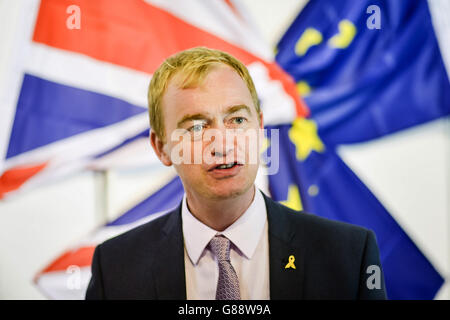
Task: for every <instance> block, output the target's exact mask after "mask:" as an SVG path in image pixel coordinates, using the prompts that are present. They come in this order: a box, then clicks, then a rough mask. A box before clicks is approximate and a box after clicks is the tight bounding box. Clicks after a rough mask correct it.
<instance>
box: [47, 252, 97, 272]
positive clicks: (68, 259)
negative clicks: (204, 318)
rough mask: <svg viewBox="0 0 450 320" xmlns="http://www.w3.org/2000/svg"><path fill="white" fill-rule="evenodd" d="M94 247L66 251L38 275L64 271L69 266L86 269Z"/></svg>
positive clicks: (89, 263) (90, 260)
mask: <svg viewBox="0 0 450 320" xmlns="http://www.w3.org/2000/svg"><path fill="white" fill-rule="evenodd" d="M94 250H95V246H89V247H81V248H78V249H76V250H72V251H68V252H66V253H64V254H63V255H61V256H60V257H59V258H58V259H56V260H55V261H53V262H52V263H51V264H50V265H49V266H48V267H46V268H45V269H44V270H42V271H41V272H40V273H39V274H43V273H46V272H52V271H66V270H67V268H68V267H70V266H77V267H80V268H82V267H88V266H90V265H91V263H92V257H93V256H94Z"/></svg>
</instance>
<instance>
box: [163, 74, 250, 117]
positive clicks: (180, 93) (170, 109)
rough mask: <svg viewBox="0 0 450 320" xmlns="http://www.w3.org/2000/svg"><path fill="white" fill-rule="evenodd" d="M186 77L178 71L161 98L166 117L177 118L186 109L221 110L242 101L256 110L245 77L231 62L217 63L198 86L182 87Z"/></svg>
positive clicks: (181, 115) (195, 111)
mask: <svg viewBox="0 0 450 320" xmlns="http://www.w3.org/2000/svg"><path fill="white" fill-rule="evenodd" d="M184 80H185V79H184V77H183V75H180V74H176V75H174V77H173V78H172V79H171V80H170V82H169V84H168V86H167V90H166V92H165V94H164V96H163V100H162V104H163V112H164V117H165V119H166V120H170V119H172V118H174V119H175V120H176V119H177V118H181V117H183V115H185V114H186V113H214V112H221V111H225V110H226V109H227V108H228V107H230V106H233V105H241V104H242V105H247V106H249V107H250V109H252V110H255V109H254V106H253V100H252V96H251V94H250V91H249V89H248V87H247V85H246V83H245V81H244V80H243V79H242V78H241V77H240V76H239V74H238V73H237V72H236V71H235V70H234V69H233V68H231V67H229V66H226V65H219V66H217V67H214V68H213V69H212V70H211V71H210V72H209V73H208V74H207V75H206V76H205V77H204V78H203V79H202V81H201V82H200V83H198V84H196V85H195V86H187V87H186V88H182V87H183V83H184ZM165 122H167V121H165Z"/></svg>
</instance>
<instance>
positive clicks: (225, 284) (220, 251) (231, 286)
mask: <svg viewBox="0 0 450 320" xmlns="http://www.w3.org/2000/svg"><path fill="white" fill-rule="evenodd" d="M209 246H210V248H211V250H212V252H213V253H214V255H215V256H216V257H217V260H218V261H219V281H218V282H217V291H216V300H240V299H241V294H240V291H239V281H238V277H237V275H236V271H234V268H233V266H232V265H231V263H230V240H229V239H228V238H226V237H224V236H215V237H214V238H212V239H211V241H210V242H209Z"/></svg>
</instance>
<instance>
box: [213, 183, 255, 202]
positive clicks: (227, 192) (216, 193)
mask: <svg viewBox="0 0 450 320" xmlns="http://www.w3.org/2000/svg"><path fill="white" fill-rule="evenodd" d="M250 187H251V186H249V187H247V188H242V187H236V188H223V189H218V190H210V194H211V198H212V199H214V200H226V199H233V198H237V197H239V196H242V195H243V194H245V193H246V192H247V191H248V190H249V189H250Z"/></svg>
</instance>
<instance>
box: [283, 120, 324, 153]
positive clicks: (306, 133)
mask: <svg viewBox="0 0 450 320" xmlns="http://www.w3.org/2000/svg"><path fill="white" fill-rule="evenodd" d="M288 134H289V139H291V141H292V143H294V145H295V148H296V150H297V152H296V156H297V159H298V160H305V159H306V158H307V157H308V156H309V154H310V153H311V151H312V150H315V151H317V152H322V151H324V150H325V146H324V144H323V143H322V141H321V140H320V138H319V136H318V135H317V125H316V123H315V122H314V121H313V120H308V119H305V118H297V119H295V120H294V122H293V123H292V127H291V129H289V133H288Z"/></svg>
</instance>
